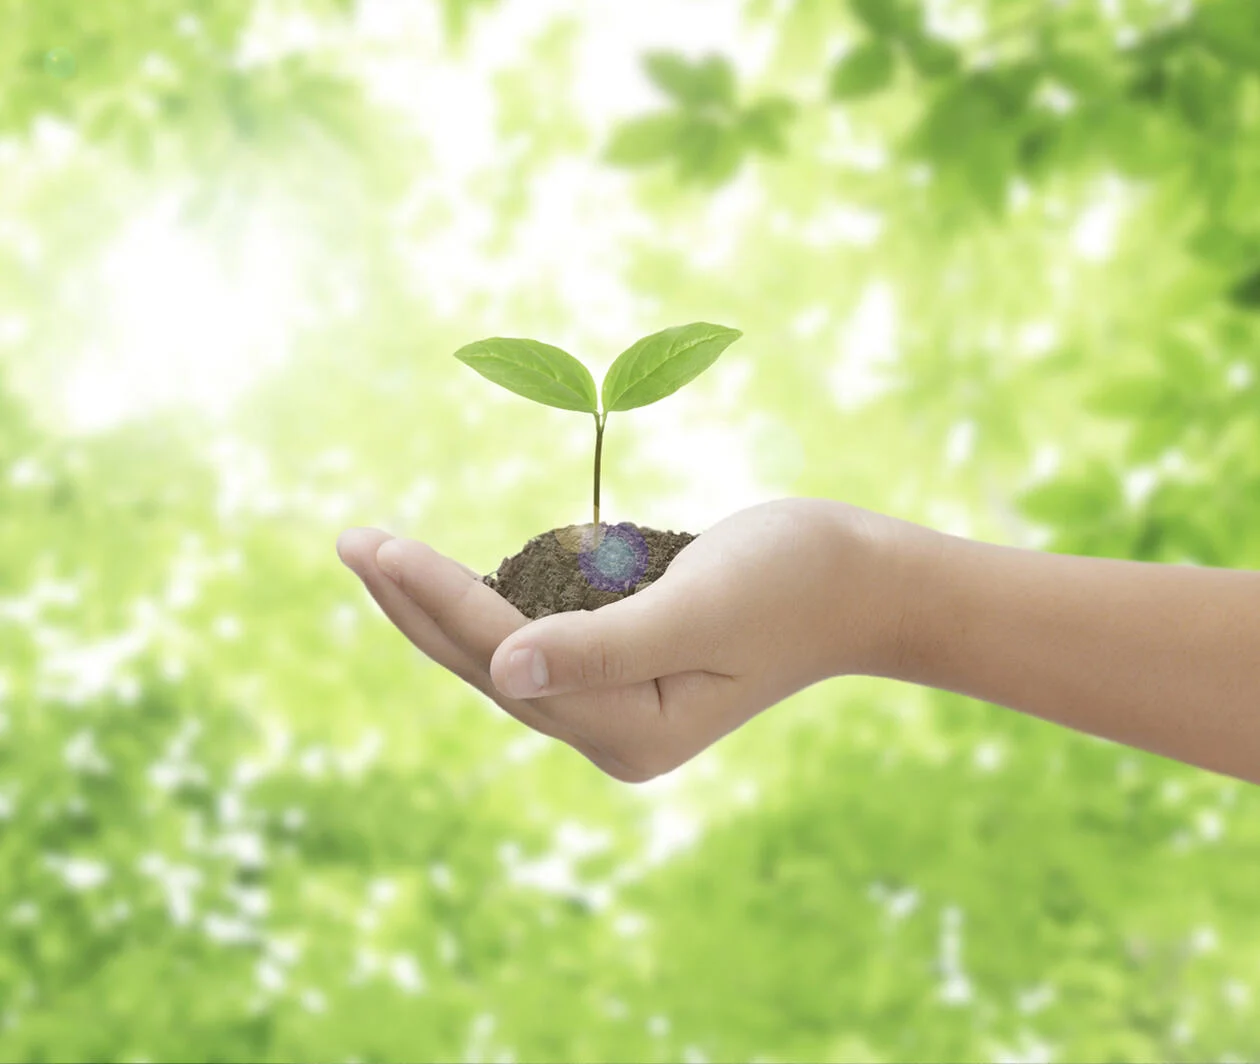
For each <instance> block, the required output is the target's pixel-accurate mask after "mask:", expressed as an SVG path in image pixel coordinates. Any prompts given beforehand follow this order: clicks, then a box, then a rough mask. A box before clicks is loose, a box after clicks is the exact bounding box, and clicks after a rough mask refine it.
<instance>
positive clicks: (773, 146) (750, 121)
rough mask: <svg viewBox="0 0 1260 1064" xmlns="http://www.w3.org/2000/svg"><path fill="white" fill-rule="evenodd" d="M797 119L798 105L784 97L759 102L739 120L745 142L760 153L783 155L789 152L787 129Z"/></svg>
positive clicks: (769, 97)
mask: <svg viewBox="0 0 1260 1064" xmlns="http://www.w3.org/2000/svg"><path fill="white" fill-rule="evenodd" d="M795 117H796V104H795V103H793V102H792V101H791V100H789V99H786V98H785V97H782V96H768V97H766V98H765V99H763V100H758V101H757V102H756V103H755V104H753V105H752V106H751V107H749V108H748V109H747V110H745V111H744V113H743V114H742V115H740V118H739V130H740V133H741V134H742V135H743V137H744V140H745V141H746V142H747V143H748V144H749V145H751V146H752V147H753V148H756V149H757V150H758V151H762V152H765V153H767V154H769V155H782V154H783V153H784V152H786V151H787V133H786V129H785V127H786V126H787V125H788V124H789V123H790V122H791V121H792V119H793V118H795Z"/></svg>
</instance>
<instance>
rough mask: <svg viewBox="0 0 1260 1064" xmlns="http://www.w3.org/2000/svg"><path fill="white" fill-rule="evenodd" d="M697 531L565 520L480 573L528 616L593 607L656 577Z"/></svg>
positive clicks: (629, 593) (590, 608)
mask: <svg viewBox="0 0 1260 1064" xmlns="http://www.w3.org/2000/svg"><path fill="white" fill-rule="evenodd" d="M695 538H696V536H695V535H693V534H692V533H690V532H662V531H660V530H659V529H655V528H643V527H641V526H639V525H635V524H631V523H630V522H629V521H622V522H621V523H620V524H616V525H609V524H605V523H603V522H601V523H600V524H599V526H598V527H596V526H594V525H591V524H585V525H565V526H564V527H563V528H553V529H552V530H551V531H550V532H544V533H542V535H539V536H535V537H534V538H533V539H531V540H530V541H529V542H528V543H526V544H525V547H524V549H522V550H521V552H520V553H519V554H515V555H513V556H512V557H511V558H504V559H503V561H502V562H500V563H499V567H498V568H497V569H496V570H495V571H494V572H492V573H489V574H488V575H486V576H483V577H482V578H481V582H482V583H483V584H486V585H488V586H489V587H491V588H493V589H494V590H495V591H497V592H498V593H499V594H500V595H502V596H503V597H504V598H505V599H507V600H508V601H509V602H510V603H512V605H513V606H515V607H516V608H517V609H518V610H520V611H521V612H522V613H523V614H525V616H526V617H528V618H529V619H530V620H531V621H533V620H537V619H538V618H539V617H546V616H547V615H548V614H552V613H565V612H567V611H569V610H597V609H599V607H600V606H607V605H608V604H609V603H610V602H616V601H617V600H618V599H623V598H626V597H627V596H629V595H633V594H634V593H635V592H636V591H641V590H642V589H643V588H645V587H647V586H648V585H649V584H651V583H653V582H654V581H656V580H658V579H660V577H661V575H662V574H663V573H664V572H665V570H666V569H667V568H668V567H669V563H670V562H672V561H673V560H674V557H675V556H676V555H677V554H678V552H679V551H680V550H682V549H683V547H685V546H686V545H687V544H688V543H690V542H691V541H692V540H693V539H695Z"/></svg>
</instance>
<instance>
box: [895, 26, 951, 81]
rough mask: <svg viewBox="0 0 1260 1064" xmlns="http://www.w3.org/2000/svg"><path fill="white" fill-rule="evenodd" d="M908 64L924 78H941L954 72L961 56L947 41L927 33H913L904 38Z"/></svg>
mask: <svg viewBox="0 0 1260 1064" xmlns="http://www.w3.org/2000/svg"><path fill="white" fill-rule="evenodd" d="M905 46H906V55H907V56H908V57H909V59H910V65H911V66H913V67H914V69H915V71H916V72H917V73H918V74H919V75H920V76H921V77H925V78H941V77H947V76H948V75H950V74H953V73H956V72H957V71H958V68H959V67H960V66H961V65H962V56H961V55H960V54H959V51H958V49H957V48H955V47H954V46H953V45H952V44H950V43H949V42H948V41H943V40H941V39H940V38H939V37H930V36H928V35H927V34H918V33H916V34H914V35H912V36H910V37H907V38H906V40H905Z"/></svg>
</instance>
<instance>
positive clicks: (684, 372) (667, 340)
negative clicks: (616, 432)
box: [603, 322, 744, 411]
mask: <svg viewBox="0 0 1260 1064" xmlns="http://www.w3.org/2000/svg"><path fill="white" fill-rule="evenodd" d="M743 335H744V334H743V333H742V332H740V331H739V330H738V329H730V328H727V327H726V326H723V325H710V324H709V323H707V322H693V323H691V324H690V325H676V326H674V327H673V328H670V329H663V330H661V331H660V332H657V333H652V335H650V336H645V337H643V338H642V339H641V340H638V341H636V342H635V343H634V344H633V345H631V346H630V347H629V348H627V349H626V350H625V351H623V352H622V353H621V354H620V355H618V356H617V360H616V361H615V362H614V363H613V364H612V365H611V366H610V367H609V369H608V373H607V375H606V376H605V377H604V384H603V400H604V409H605V410H606V411H608V410H633V409H634V408H635V407H640V406H647V405H648V404H649V403H655V402H656V401H657V400H658V399H664V398H665V397H666V396H667V395H672V394H673V393H674V392H676V391H678V389H679V388H681V387H682V386H683V385H684V384H686V383H688V382H689V381H691V380H694V379H695V378H696V377H698V376H699V375H700V374H701V373H703V372H704V371H705V370H706V369H708V368H709V367H710V366H711V365H713V363H714V362H716V361H717V359H718V356H719V355H721V353H722V352H723V351H725V350H726V349H727V348H728V347H730V346H731V344H733V343H734V342H735V341H736V340H738V339H739V338H740V337H741V336H743Z"/></svg>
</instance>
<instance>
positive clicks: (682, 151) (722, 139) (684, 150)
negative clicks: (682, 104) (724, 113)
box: [678, 118, 744, 186]
mask: <svg viewBox="0 0 1260 1064" xmlns="http://www.w3.org/2000/svg"><path fill="white" fill-rule="evenodd" d="M743 158H744V154H743V151H742V150H741V144H740V138H739V134H738V133H736V132H735V130H734V129H732V128H730V127H728V126H726V125H723V124H720V123H718V122H710V121H708V120H707V119H703V118H698V119H695V120H693V121H691V122H688V123H687V125H686V127H685V130H684V132H683V135H682V138H681V139H680V141H679V144H678V174H679V177H680V178H681V179H682V180H683V181H684V182H687V181H692V182H696V183H698V184H706V185H709V186H717V185H720V184H721V183H722V182H723V181H725V180H727V178H729V177H730V176H731V175H732V174H734V173H735V171H736V170H738V169H739V164H740V163H741V162H742V161H743Z"/></svg>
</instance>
